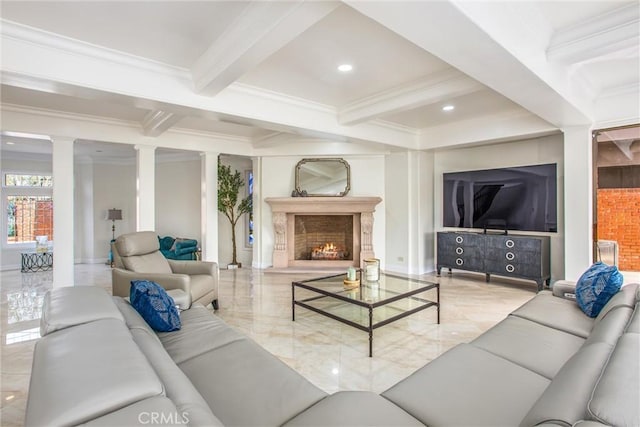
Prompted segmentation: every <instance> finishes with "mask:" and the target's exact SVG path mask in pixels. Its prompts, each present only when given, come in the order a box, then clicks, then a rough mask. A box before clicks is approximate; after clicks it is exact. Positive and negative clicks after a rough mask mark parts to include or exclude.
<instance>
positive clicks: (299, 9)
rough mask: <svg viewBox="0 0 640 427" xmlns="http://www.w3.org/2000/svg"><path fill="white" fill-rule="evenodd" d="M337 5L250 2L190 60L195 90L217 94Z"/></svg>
mask: <svg viewBox="0 0 640 427" xmlns="http://www.w3.org/2000/svg"><path fill="white" fill-rule="evenodd" d="M339 5H340V3H339V2H332V1H320V2H318V1H311V2H307V1H303V0H297V1H289V2H266V1H252V2H250V3H249V4H248V5H247V7H246V8H245V9H244V11H243V12H242V14H241V15H240V16H238V17H237V18H236V19H235V20H234V21H233V22H232V23H230V24H229V26H228V27H227V30H226V31H225V32H224V33H223V34H222V36H221V37H219V38H218V39H217V40H215V41H214V42H213V44H211V46H209V48H208V49H207V50H206V51H205V52H204V53H203V54H202V56H200V58H198V59H197V60H196V62H195V63H194V65H193V67H192V69H191V74H192V76H193V82H194V85H195V89H196V91H197V92H198V93H202V94H205V95H209V96H212V95H215V94H217V93H218V92H220V91H221V90H222V89H224V88H226V87H227V86H229V85H230V84H231V83H233V82H234V81H236V80H238V79H239V78H240V77H242V76H243V75H244V74H245V73H246V72H247V71H249V70H251V69H252V68H254V67H255V66H256V65H258V64H259V63H260V62H262V61H264V60H265V59H266V58H268V57H269V56H271V55H272V54H273V53H275V52H276V51H278V50H279V49H280V48H282V47H283V46H285V45H286V44H287V43H289V42H290V41H292V40H293V39H295V38H296V37H297V36H298V35H300V34H301V33H302V32H303V31H305V30H306V29H308V28H309V27H311V26H312V25H313V24H315V23H316V22H318V21H320V20H321V19H322V18H324V17H325V16H326V15H328V14H329V13H330V12H332V11H333V10H334V9H335V8H337V7H338V6H339Z"/></svg>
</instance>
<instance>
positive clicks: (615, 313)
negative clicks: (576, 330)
mask: <svg viewBox="0 0 640 427" xmlns="http://www.w3.org/2000/svg"><path fill="white" fill-rule="evenodd" d="M632 313H633V310H632V309H631V308H630V307H624V306H620V307H616V309H614V310H610V311H609V312H608V313H607V315H606V316H605V317H604V318H603V319H602V320H600V321H599V322H596V324H595V325H594V326H593V330H591V334H590V335H589V338H587V340H586V341H585V343H586V344H589V343H594V342H604V343H607V344H609V345H610V346H611V348H613V347H614V346H615V345H616V342H617V341H618V338H620V336H621V335H622V333H623V332H624V330H625V329H626V327H627V325H628V324H629V320H630V319H631V315H632Z"/></svg>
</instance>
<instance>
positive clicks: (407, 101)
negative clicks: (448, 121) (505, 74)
mask: <svg viewBox="0 0 640 427" xmlns="http://www.w3.org/2000/svg"><path fill="white" fill-rule="evenodd" d="M482 89H486V87H485V86H484V85H482V84H480V83H478V82H477V81H475V80H473V79H472V78H470V77H468V76H466V75H464V74H463V73H461V72H460V71H458V70H456V69H454V68H450V69H447V70H444V71H441V72H438V73H434V74H432V75H429V76H426V77H424V78H422V79H420V80H419V81H414V82H411V83H410V84H407V85H402V86H400V87H396V88H393V89H390V90H386V91H383V92H380V93H377V94H375V95H372V96H368V97H366V98H362V99H359V100H356V101H354V102H351V103H349V104H347V105H345V106H344V107H343V108H342V109H341V110H340V111H339V112H338V121H339V123H340V124H341V125H354V124H357V123H362V122H365V121H368V120H371V119H374V118H377V117H380V116H383V115H389V114H394V113H399V112H402V111H407V110H412V109H414V108H418V107H423V106H425V105H431V104H435V103H438V102H441V101H444V100H447V99H451V98H455V97H458V96H462V95H467V94H469V93H472V92H477V91H479V90H482Z"/></svg>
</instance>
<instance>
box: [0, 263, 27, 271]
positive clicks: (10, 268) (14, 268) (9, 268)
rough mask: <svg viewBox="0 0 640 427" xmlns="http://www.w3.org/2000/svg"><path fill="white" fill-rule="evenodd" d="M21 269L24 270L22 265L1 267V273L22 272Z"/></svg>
mask: <svg viewBox="0 0 640 427" xmlns="http://www.w3.org/2000/svg"><path fill="white" fill-rule="evenodd" d="M21 268H22V265H20V264H6V265H0V271H11V270H20V269H21Z"/></svg>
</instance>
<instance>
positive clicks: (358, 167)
mask: <svg viewBox="0 0 640 427" xmlns="http://www.w3.org/2000/svg"><path fill="white" fill-rule="evenodd" d="M333 157H335V156H333ZM341 157H342V158H343V159H345V160H346V161H347V162H348V163H349V165H350V167H351V191H350V192H349V194H348V195H347V196H346V197H354V196H361V197H364V196H377V197H381V198H382V202H381V203H380V204H378V206H377V207H376V211H375V213H374V214H373V218H374V222H373V236H372V237H373V249H374V252H375V255H376V258H380V260H381V267H382V268H384V263H385V261H386V257H385V253H386V244H385V241H386V235H385V227H386V212H385V206H386V200H385V174H386V172H385V157H384V156H383V155H362V156H341ZM300 160H302V157H299V156H296V157H290V156H287V157H285V156H277V157H264V158H262V170H261V173H260V176H256V177H255V178H254V179H256V180H258V179H260V180H262V183H261V184H262V200H261V201H260V202H261V209H262V215H261V216H262V218H261V220H262V224H261V228H262V230H261V231H262V233H261V239H262V242H261V245H260V250H261V251H262V254H261V255H262V265H261V266H260V267H262V268H266V267H269V266H272V265H273V241H274V240H273V239H274V235H273V218H272V214H271V208H270V207H269V205H268V204H267V203H265V202H264V199H265V198H268V197H290V196H291V191H292V190H293V189H294V188H295V167H296V164H297V163H298V162H299V161H300ZM256 202H257V201H256Z"/></svg>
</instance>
